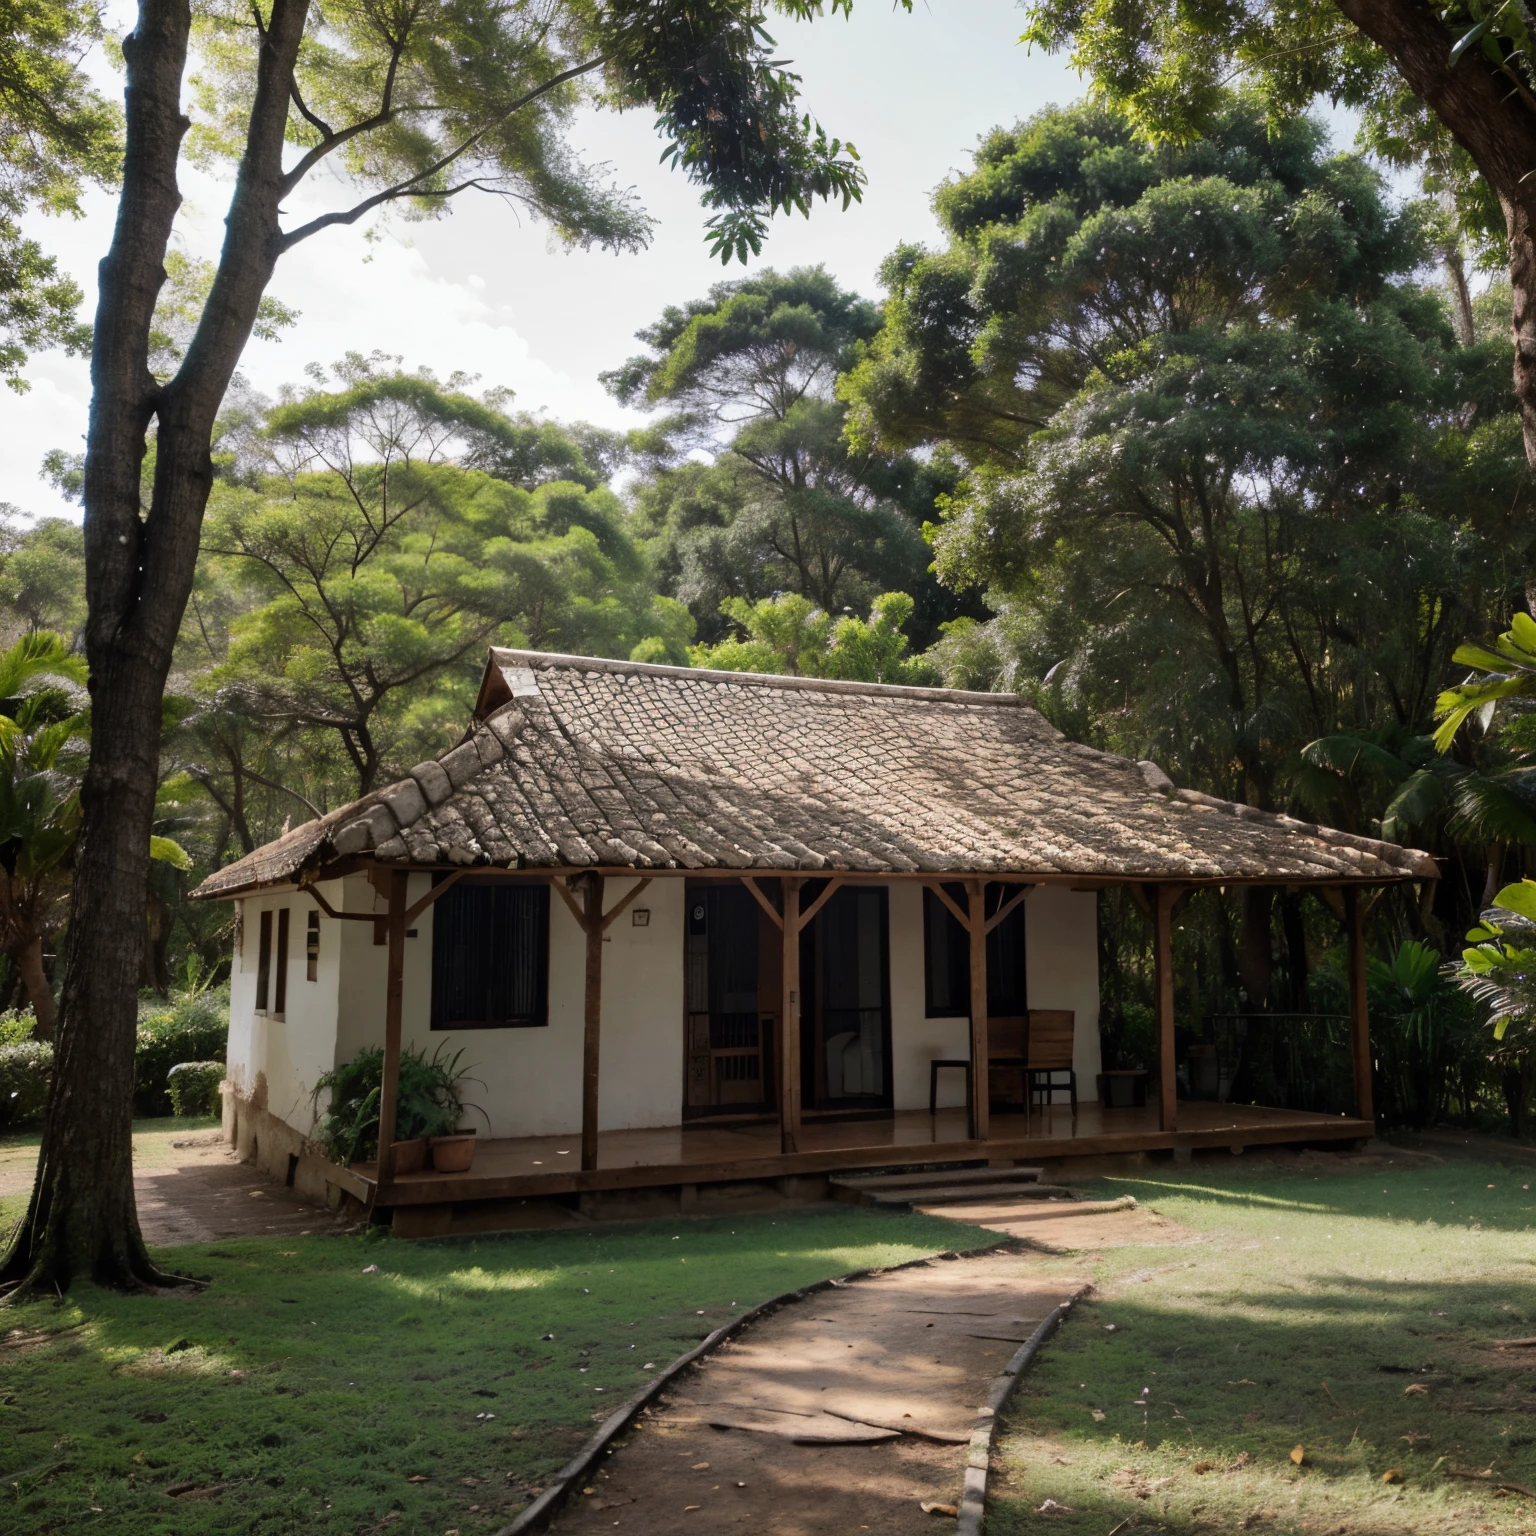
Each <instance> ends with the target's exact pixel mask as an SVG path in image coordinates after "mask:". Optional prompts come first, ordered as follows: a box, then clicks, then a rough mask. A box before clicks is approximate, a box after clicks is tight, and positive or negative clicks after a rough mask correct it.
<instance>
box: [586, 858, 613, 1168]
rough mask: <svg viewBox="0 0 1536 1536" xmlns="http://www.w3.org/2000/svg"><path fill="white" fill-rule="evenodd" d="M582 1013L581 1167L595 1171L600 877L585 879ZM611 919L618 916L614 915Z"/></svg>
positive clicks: (599, 1037)
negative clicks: (584, 1006) (584, 972)
mask: <svg viewBox="0 0 1536 1536" xmlns="http://www.w3.org/2000/svg"><path fill="white" fill-rule="evenodd" d="M584 895H585V898H586V915H585V917H584V919H583V922H582V926H583V927H584V928H585V929H586V930H587V980H586V1010H585V1014H584V1017H583V1031H582V1047H581V1167H582V1171H583V1172H584V1173H585V1172H590V1171H591V1170H592V1169H594V1168H596V1167H597V1112H598V1069H599V1058H600V1055H601V1051H602V1042H603V877H602V876H601V875H599V874H596V873H593V874H590V875H588V876H587V878H586V891H585V892H584ZM614 916H618V913H617V912H615V913H614Z"/></svg>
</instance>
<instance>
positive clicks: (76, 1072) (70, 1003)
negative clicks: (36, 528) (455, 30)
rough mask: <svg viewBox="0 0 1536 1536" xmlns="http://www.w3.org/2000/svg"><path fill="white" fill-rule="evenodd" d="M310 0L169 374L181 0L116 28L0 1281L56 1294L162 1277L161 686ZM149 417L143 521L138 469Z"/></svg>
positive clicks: (304, 2)
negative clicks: (15, 1182)
mask: <svg viewBox="0 0 1536 1536" xmlns="http://www.w3.org/2000/svg"><path fill="white" fill-rule="evenodd" d="M307 14H308V0H274V3H273V4H272V6H271V7H270V13H269V16H268V19H267V24H266V30H265V32H264V34H263V38H262V44H261V48H260V50H259V62H258V67H257V81H256V91H255V95H254V98H253V101H252V105H251V114H250V129H249V133H248V135H247V139H246V149H245V155H244V157H243V158H242V161H241V164H240V170H239V174H238V176H237V179H236V187H235V193H234V196H233V198H232V200H231V203H230V210H229V216H228V218H227V220H226V234H225V242H224V251H223V255H222V257H221V259H220V263H219V270H218V273H217V275H216V276H215V279H214V283H213V287H212V290H211V291H210V293H209V296H208V300H207V303H206V304H205V306H204V309H203V315H202V318H201V320H200V321H199V323H198V328H197V332H196V334H195V336H194V337H193V339H192V343H191V345H190V346H189V347H188V349H187V354H186V358H185V361H184V362H183V364H182V367H181V369H180V371H179V372H178V373H177V375H176V377H175V379H173V380H172V381H171V383H170V384H168V385H166V386H164V387H163V388H162V387H160V386H158V385H157V384H156V382H155V380H154V378H153V377H152V376H151V374H150V373H149V369H148V365H147V358H148V349H149V332H150V326H151V324H152V323H153V318H154V310H155V301H156V299H157V297H158V295H159V292H160V288H161V285H162V284H163V283H164V281H165V268H164V258H165V251H166V247H167V245H168V243H169V240H170V235H171V228H172V224H173V222H174V219H175V216H176V211H177V209H178V207H179V206H180V201H181V194H180V191H179V189H178V187H177V182H176V170H177V162H178V159H179V156H180V152H181V140H182V136H183V135H184V134H185V132H186V130H187V125H188V124H187V119H186V117H185V116H183V114H182V111H181V84H182V76H183V74H184V72H185V68H186V61H187V42H188V36H189V32H190V27H191V7H190V4H189V3H188V0H141V3H140V7H139V15H138V19H137V22H136V24H135V26H134V30H133V32H132V33H130V34H129V36H128V37H126V38H125V39H124V41H123V57H124V62H125V65H126V73H127V80H126V87H125V92H124V101H125V106H126V140H125V142H126V149H125V152H124V157H123V190H122V195H121V197H120V198H119V200H118V208H117V224H116V228H115V229H114V232H113V237H112V246H111V249H110V250H109V251H108V253H107V256H106V259H105V260H104V261H103V262H102V264H101V269H100V286H99V299H98V303H97V311H96V328H95V334H94V341H93V345H92V352H91V391H92V393H91V417H90V430H89V432H88V434H87V439H86V460H85V497H84V500H85V560H86V599H87V602H88V605H89V618H88V620H87V623H86V629H85V652H86V660H87V662H88V663H89V666H90V692H91V710H92V716H91V753H90V761H89V764H88V766H87V768H86V773H85V778H84V781H83V782H82V784H81V789H80V809H81V833H80V841H79V845H78V849H77V852H76V862H75V881H74V893H73V899H72V913H71V920H70V924H69V937H68V942H67V946H66V949H65V955H64V983H63V988H62V994H61V997H60V1008H59V1030H58V1041H57V1044H56V1046H55V1053H54V1070H53V1084H52V1087H51V1089H50V1092H49V1096H48V1113H47V1119H46V1121H45V1122H44V1126H43V1139H42V1147H41V1149H40V1151H39V1156H38V1165H37V1177H36V1183H35V1184H34V1186H33V1191H32V1200H31V1203H30V1205H29V1206H28V1208H27V1214H26V1217H25V1219H24V1220H23V1221H22V1224H21V1226H20V1228H19V1229H18V1230H17V1233H16V1236H15V1239H14V1240H13V1242H12V1245H11V1249H10V1252H9V1253H8V1254H7V1255H6V1258H5V1261H4V1263H3V1265H0V1285H17V1286H19V1287H20V1290H21V1292H22V1293H23V1294H27V1293H41V1294H51V1293H53V1292H54V1290H55V1289H58V1290H62V1289H63V1288H64V1287H65V1286H66V1285H68V1284H69V1283H70V1282H71V1281H72V1280H73V1279H75V1278H77V1277H80V1276H88V1277H90V1278H92V1279H94V1280H96V1281H97V1282H99V1283H101V1284H104V1285H112V1286H117V1287H122V1288H125V1289H137V1288H144V1287H152V1286H158V1285H163V1284H166V1283H168V1282H169V1281H171V1280H173V1279H174V1277H171V1276H167V1275H164V1274H162V1273H161V1271H160V1270H159V1269H157V1268H156V1266H155V1265H154V1264H153V1263H152V1262H151V1260H150V1257H149V1253H148V1251H147V1249H146V1248H145V1246H144V1239H143V1237H142V1235H141V1234H140V1231H139V1221H138V1213H137V1211H136V1209H135V1206H134V1197H133V1140H132V1115H133V1051H134V1034H135V1026H136V1023H137V1012H138V980H139V967H140V964H141V962H142V952H143V947H144V940H145V921H144V914H145V898H146V896H147V894H148V889H149V838H150V833H151V830H152V828H153V823H154V812H155V788H156V784H157V781H158V777H159V759H160V716H161V708H162V700H163V698H164V693H165V679H166V675H167V673H168V672H169V670H170V664H171V656H172V650H173V647H174V645H175V642H176V635H177V631H178V630H179V628H180V625H181V619H182V614H183V613H184V612H185V610H186V605H187V598H188V596H189V595H190V593H191V590H192V579H193V575H194V573H195V570H196V566H197V551H198V541H199V538H200V535H201V530H202V520H203V511H204V508H205V507H206V505H207V501H208V493H209V490H210V489H211V487H212V481H213V466H212V457H211V438H212V431H213V423H214V419H215V417H216V415H217V413H218V409H219V405H220V403H221V402H222V400H223V398H224V392H225V390H226V389H227V388H228V385H229V380H230V376H231V375H232V374H233V372H234V369H235V364H236V363H237V362H238V361H239V357H240V352H241V349H242V348H243V347H244V345H245V342H246V340H247V338H248V337H249V335H250V331H251V326H252V325H253V324H254V322H255V317H256V309H257V306H258V305H259V304H260V302H261V296H262V293H263V292H264V291H265V289H266V285H267V282H268V280H269V279H270V277H271V275H272V268H273V265H274V264H275V262H276V260H277V256H278V252H279V249H280V240H281V233H280V229H279V224H278V203H279V198H280V194H281V183H282V148H283V134H284V127H285V124H286V120H287V113H288V101H289V91H290V86H291V80H292V73H293V62H294V58H295V57H296V55H297V52H298V46H299V41H300V39H301V38H302V36H303V32H304V26H305V21H306V18H307ZM151 422H155V423H156V424H157V427H156V453H155V477H154V490H153V494H152V498H151V503H150V507H149V510H148V514H147V515H144V514H143V512H142V509H141V503H140V472H141V468H142V465H143V461H144V456H145V453H146V451H147V442H148V431H149V427H150V424H151Z"/></svg>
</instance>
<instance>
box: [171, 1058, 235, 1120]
mask: <svg viewBox="0 0 1536 1536" xmlns="http://www.w3.org/2000/svg"><path fill="white" fill-rule="evenodd" d="M223 1081H224V1063H223V1062H222V1061H183V1062H181V1063H180V1064H179V1065H177V1066H174V1067H172V1068H171V1070H170V1071H169V1072H168V1073H167V1074H166V1078H165V1086H166V1091H167V1093H168V1094H169V1095H170V1099H171V1108H172V1109H173V1110H174V1111H175V1112H176V1115H177V1117H178V1118H179V1119H182V1120H192V1119H196V1118H198V1117H199V1116H202V1115H216V1114H218V1113H219V1111H220V1109H221V1108H222V1104H221V1102H220V1099H219V1084H220V1083H222V1082H223Z"/></svg>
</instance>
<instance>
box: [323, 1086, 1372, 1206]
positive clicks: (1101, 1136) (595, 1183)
mask: <svg viewBox="0 0 1536 1536" xmlns="http://www.w3.org/2000/svg"><path fill="white" fill-rule="evenodd" d="M1373 1131H1374V1127H1373V1126H1372V1125H1371V1124H1370V1123H1369V1122H1368V1121H1364V1120H1355V1119H1349V1118H1344V1117H1341V1116H1337V1115H1317V1114H1307V1113H1305V1112H1302V1111H1298V1110H1286V1109H1264V1108H1259V1107H1256V1106H1253V1105H1246V1104H1243V1105H1238V1104H1205V1103H1187V1104H1180V1105H1179V1115H1178V1129H1177V1131H1175V1132H1172V1133H1170V1132H1167V1131H1163V1130H1160V1129H1159V1128H1158V1118H1157V1107H1156V1105H1151V1106H1149V1107H1147V1108H1145V1109H1101V1108H1100V1107H1099V1106H1098V1105H1097V1104H1084V1105H1083V1106H1082V1107H1081V1109H1080V1111H1079V1113H1078V1116H1077V1120H1076V1122H1075V1123H1074V1122H1073V1119H1072V1114H1071V1111H1070V1109H1069V1108H1068V1107H1067V1106H1066V1105H1058V1106H1057V1107H1055V1108H1054V1109H1051V1110H1049V1111H1046V1112H1045V1113H1043V1114H1042V1113H1040V1112H1037V1113H1036V1114H1035V1115H1034V1117H1033V1119H1032V1120H1031V1122H1030V1124H1029V1126H1028V1127H1027V1128H1026V1126H1025V1122H1024V1117H1023V1116H1022V1115H993V1117H992V1126H991V1135H990V1137H989V1138H988V1139H987V1140H986V1141H984V1142H978V1141H972V1140H970V1139H969V1138H968V1137H967V1135H966V1124H965V1112H964V1110H960V1109H948V1110H940V1111H939V1113H938V1114H937V1115H933V1116H930V1115H929V1114H927V1113H926V1112H925V1111H922V1110H901V1111H898V1112H896V1113H895V1114H891V1115H886V1116H883V1117H882V1118H880V1119H869V1120H813V1121H807V1122H806V1123H805V1124H804V1126H803V1127H802V1134H801V1150H800V1151H799V1152H796V1153H791V1154H784V1153H781V1152H780V1151H779V1128H778V1126H777V1125H776V1124H774V1123H772V1122H764V1123H761V1124H735V1125H709V1124H702V1125H701V1124H695V1125H688V1126H665V1127H661V1128H658V1129H655V1130H643V1131H604V1132H603V1133H602V1135H601V1137H600V1139H599V1150H598V1166H597V1167H596V1168H595V1169H592V1170H590V1171H588V1172H585V1173H584V1172H582V1170H581V1167H580V1158H581V1138H580V1137H579V1136H527V1137H517V1138H514V1139H509V1140H504V1141H486V1142H484V1143H482V1144H481V1145H480V1146H479V1147H478V1148H477V1150H476V1155H475V1163H474V1167H473V1168H472V1169H471V1170H470V1171H469V1172H468V1173H463V1174H444V1173H415V1174H406V1175H404V1176H402V1177H400V1178H397V1179H395V1180H393V1181H392V1182H391V1183H390V1184H389V1185H387V1186H386V1187H385V1188H384V1189H382V1190H379V1191H378V1192H377V1194H376V1196H375V1201H376V1203H377V1204H378V1205H381V1206H397V1205H439V1204H447V1203H454V1204H457V1203H459V1202H464V1201H472V1200H506V1199H525V1198H528V1197H530V1196H542V1195H562V1194H572V1193H579V1192H589V1191H598V1190H616V1189H643V1188H648V1187H655V1186H660V1185H674V1184H713V1183H725V1182H730V1181H733V1180H743V1179H765V1178H778V1177H786V1176H792V1175H796V1174H817V1173H831V1172H834V1171H837V1170H842V1169H856V1168H879V1167H883V1166H889V1165H892V1164H895V1163H903V1162H905V1163H917V1162H924V1161H928V1160H933V1161H939V1162H943V1161H951V1162H959V1161H964V1160H967V1159H969V1160H980V1159H983V1158H987V1159H996V1160H999V1161H1003V1160H1012V1159H1027V1160H1030V1161H1033V1160H1036V1159H1045V1158H1059V1157H1081V1156H1092V1155H1097V1154H1103V1153H1115V1152H1152V1151H1159V1150H1167V1149H1169V1148H1172V1147H1175V1146H1183V1147H1227V1146H1234V1147H1238V1146H1241V1147H1247V1146H1262V1145H1265V1144H1271V1145H1272V1144H1275V1143H1278V1142H1288V1141H1308V1142H1313V1141H1352V1140H1356V1139H1359V1138H1363V1137H1368V1136H1370V1135H1372V1134H1373ZM350 1171H351V1173H352V1174H354V1175H357V1176H360V1180H361V1181H365V1182H366V1184H367V1186H369V1187H371V1186H373V1185H374V1184H375V1182H376V1174H375V1169H374V1168H373V1166H372V1165H371V1164H356V1165H354V1167H353V1168H352V1169H351V1170H350Z"/></svg>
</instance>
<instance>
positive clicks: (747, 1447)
mask: <svg viewBox="0 0 1536 1536" xmlns="http://www.w3.org/2000/svg"><path fill="white" fill-rule="evenodd" d="M1080 1283H1081V1282H1080V1280H1079V1279H1078V1278H1077V1277H1076V1276H1074V1275H1072V1274H1070V1273H1069V1272H1068V1271H1067V1269H1066V1268H1064V1267H1063V1266H1062V1265H1061V1264H1060V1263H1059V1262H1054V1261H1052V1260H1049V1259H1046V1258H1044V1257H1042V1256H1040V1255H1037V1254H1020V1253H1017V1252H1003V1253H998V1254H988V1255H985V1256H983V1257H977V1258H969V1259H954V1260H933V1261H930V1262H929V1263H928V1264H925V1265H921V1266H917V1267H914V1268H911V1269H903V1270H898V1271H894V1272H889V1273H886V1274H882V1275H875V1276H871V1277H869V1278H868V1279H863V1280H857V1281H853V1282H852V1283H850V1284H849V1285H847V1286H845V1287H838V1288H837V1289H834V1290H832V1291H824V1292H821V1293H819V1294H817V1295H816V1296H813V1297H810V1298H808V1299H807V1300H806V1301H804V1302H801V1303H799V1304H796V1305H794V1306H790V1307H786V1308H785V1309H783V1310H782V1311H780V1312H777V1313H775V1314H774V1315H773V1316H771V1317H769V1318H767V1319H765V1320H764V1321H763V1322H762V1323H760V1324H757V1325H756V1326H754V1327H753V1328H751V1329H750V1330H748V1331H747V1332H746V1333H744V1334H742V1335H741V1336H740V1337H739V1338H738V1339H737V1340H733V1341H732V1342H731V1343H730V1344H728V1345H726V1346H725V1347H724V1348H723V1349H721V1350H720V1351H719V1352H717V1353H716V1354H715V1355H713V1356H711V1357H710V1358H709V1359H708V1360H707V1361H706V1362H705V1363H704V1364H703V1365H702V1366H701V1367H700V1368H699V1369H698V1370H697V1371H695V1372H693V1373H691V1374H690V1375H689V1376H687V1377H685V1378H684V1379H683V1380H682V1381H681V1382H680V1383H679V1385H678V1387H677V1388H676V1389H675V1390H674V1391H672V1392H670V1393H669V1394H668V1395H667V1397H666V1398H665V1399H664V1400H663V1402H662V1403H661V1404H660V1405H658V1406H657V1408H656V1409H655V1410H654V1412H653V1413H652V1414H651V1415H649V1416H648V1417H646V1418H644V1419H643V1420H642V1421H641V1423H640V1425H639V1426H638V1427H637V1428H636V1429H634V1430H633V1431H631V1432H630V1434H629V1436H628V1437H627V1440H626V1442H625V1444H624V1448H623V1449H622V1450H621V1451H619V1452H617V1453H616V1454H615V1455H614V1457H613V1458H612V1460H611V1461H609V1462H608V1464H607V1466H606V1468H605V1469H604V1470H603V1471H602V1472H600V1473H599V1474H598V1475H597V1477H596V1478H594V1480H593V1482H592V1484H591V1485H590V1486H591V1490H592V1491H591V1492H590V1493H589V1494H587V1495H585V1496H584V1497H582V1498H580V1499H578V1500H577V1501H575V1503H574V1504H573V1505H571V1506H568V1509H567V1512H566V1513H565V1514H563V1515H562V1516H561V1517H560V1518H559V1519H558V1521H557V1522H556V1526H555V1529H556V1530H558V1531H559V1532H561V1533H562V1536H570V1533H585V1532H599V1531H612V1530H613V1529H614V1528H615V1527H618V1528H619V1529H620V1530H621V1531H628V1532H638V1533H654V1536H663V1533H670V1532H673V1531H676V1530H679V1529H684V1530H697V1531H700V1532H707V1531H738V1530H739V1531H752V1532H758V1531H761V1532H764V1533H770V1536H842V1533H845V1532H851V1531H859V1530H867V1531H880V1532H886V1533H890V1536H915V1533H917V1532H922V1531H928V1530H931V1529H932V1528H933V1517H932V1516H931V1515H930V1514H927V1513H924V1511H923V1509H922V1504H923V1503H925V1502H929V1503H944V1504H955V1503H957V1502H958V1500H959V1496H960V1485H961V1481H962V1479H963V1477H964V1469H965V1456H966V1445H965V1444H964V1442H965V1441H966V1440H967V1439H968V1438H969V1435H970V1431H971V1428H972V1426H973V1424H974V1422H975V1417H976V1410H977V1407H978V1405H979V1404H980V1402H981V1400H982V1399H983V1397H984V1396H985V1395H986V1389H987V1386H988V1384H989V1383H990V1381H991V1379H992V1378H993V1377H994V1376H996V1375H997V1373H998V1372H999V1371H1000V1370H1001V1369H1002V1367H1003V1366H1004V1365H1005V1364H1006V1363H1007V1361H1008V1359H1009V1358H1010V1356H1012V1355H1013V1353H1014V1352H1015V1351H1016V1350H1017V1349H1018V1347H1019V1345H1020V1344H1021V1343H1023V1341H1024V1340H1025V1339H1026V1338H1028V1337H1029V1335H1030V1333H1031V1332H1032V1331H1033V1330H1034V1328H1035V1327H1036V1325H1037V1324H1038V1323H1039V1322H1040V1321H1041V1320H1042V1319H1043V1318H1044V1317H1045V1315H1046V1314H1047V1313H1048V1312H1049V1311H1050V1310H1051V1309H1052V1308H1053V1307H1054V1306H1056V1305H1057V1304H1058V1303H1059V1302H1060V1301H1062V1300H1064V1299H1065V1298H1066V1297H1067V1296H1069V1295H1070V1294H1071V1293H1072V1291H1073V1290H1074V1289H1076V1287H1077V1285H1078V1284H1080ZM890 1426H896V1427H898V1428H899V1429H904V1430H906V1431H907V1433H899V1432H895V1431H893V1430H892V1429H891V1428H890ZM915 1431H924V1432H928V1433H932V1434H936V1435H938V1436H940V1437H943V1441H944V1442H945V1443H934V1442H933V1441H931V1440H924V1439H919V1438H915V1437H914V1434H913V1432H915ZM854 1439H857V1440H862V1441H863V1442H864V1443H856V1444H848V1443H846V1442H847V1441H849V1440H854ZM804 1441H822V1442H826V1443H797V1442H804ZM837 1441H842V1442H845V1443H835V1442H837ZM956 1442H959V1443H956Z"/></svg>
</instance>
